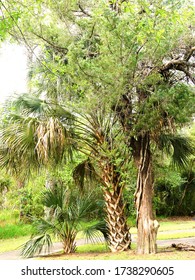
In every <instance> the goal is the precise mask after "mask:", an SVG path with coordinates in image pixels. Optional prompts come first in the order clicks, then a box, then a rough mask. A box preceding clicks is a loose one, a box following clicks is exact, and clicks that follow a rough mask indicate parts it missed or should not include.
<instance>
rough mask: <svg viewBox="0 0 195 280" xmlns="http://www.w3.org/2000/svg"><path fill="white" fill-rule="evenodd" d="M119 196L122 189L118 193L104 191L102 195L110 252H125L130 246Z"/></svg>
mask: <svg viewBox="0 0 195 280" xmlns="http://www.w3.org/2000/svg"><path fill="white" fill-rule="evenodd" d="M121 195H122V189H120V190H119V192H115V191H114V192H109V191H105V193H104V197H105V202H106V213H107V224H108V228H109V234H108V235H109V248H110V250H111V252H122V251H126V250H128V249H130V246H131V235H130V233H129V227H128V225H127V219H126V216H125V213H124V203H123V201H122V197H121Z"/></svg>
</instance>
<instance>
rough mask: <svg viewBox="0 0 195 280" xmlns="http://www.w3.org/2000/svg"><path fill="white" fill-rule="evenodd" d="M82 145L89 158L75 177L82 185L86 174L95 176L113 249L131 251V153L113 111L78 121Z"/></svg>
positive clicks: (80, 166)
mask: <svg viewBox="0 0 195 280" xmlns="http://www.w3.org/2000/svg"><path fill="white" fill-rule="evenodd" d="M77 129H78V145H81V147H82V151H83V152H84V153H86V154H87V156H88V159H87V160H85V161H84V162H82V163H81V164H79V165H78V166H77V167H76V169H75V170H74V177H75V179H76V181H77V182H78V184H79V185H80V186H81V187H82V186H83V184H84V177H95V178H96V180H97V181H98V184H99V186H101V189H102V191H103V195H104V199H105V208H106V222H107V226H108V241H109V248H110V250H111V251H112V252H119V251H124V250H128V249H129V248H130V245H131V236H130V233H129V227H128V225H127V218H126V216H125V212H124V208H125V203H124V200H123V190H124V187H125V180H124V178H123V175H122V174H124V173H125V172H126V170H125V168H127V163H128V161H129V157H128V156H129V155H128V153H127V151H126V149H124V145H123V144H124V143H123V141H124V139H123V135H122V134H121V132H120V126H119V124H118V123H117V122H116V119H115V118H114V116H113V114H109V115H108V114H106V111H105V109H99V110H97V111H94V112H93V114H92V113H89V114H88V115H82V118H81V119H79V120H78V127H77Z"/></svg>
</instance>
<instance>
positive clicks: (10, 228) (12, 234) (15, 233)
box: [0, 224, 33, 239]
mask: <svg viewBox="0 0 195 280" xmlns="http://www.w3.org/2000/svg"><path fill="white" fill-rule="evenodd" d="M32 232H33V230H32V225H25V224H7V225H4V226H2V227H1V226H0V239H9V238H17V237H19V236H27V235H31V234H32Z"/></svg>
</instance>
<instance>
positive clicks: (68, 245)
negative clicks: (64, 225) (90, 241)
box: [62, 233, 76, 254]
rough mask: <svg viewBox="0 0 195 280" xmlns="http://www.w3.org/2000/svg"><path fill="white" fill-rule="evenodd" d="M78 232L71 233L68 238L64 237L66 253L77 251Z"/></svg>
mask: <svg viewBox="0 0 195 280" xmlns="http://www.w3.org/2000/svg"><path fill="white" fill-rule="evenodd" d="M75 238H76V233H70V234H69V235H68V236H66V238H63V240H62V243H63V249H64V253H65V254H71V253H74V252H75V251H76V242H75Z"/></svg>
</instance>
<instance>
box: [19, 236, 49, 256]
mask: <svg viewBox="0 0 195 280" xmlns="http://www.w3.org/2000/svg"><path fill="white" fill-rule="evenodd" d="M51 247H52V240H51V236H50V235H49V234H47V233H46V234H43V235H40V236H37V237H34V238H32V239H30V240H29V241H27V242H26V243H25V244H23V245H22V246H21V255H22V256H23V257H25V258H30V257H33V256H35V255H38V254H40V253H41V252H45V253H46V252H50V250H51Z"/></svg>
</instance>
